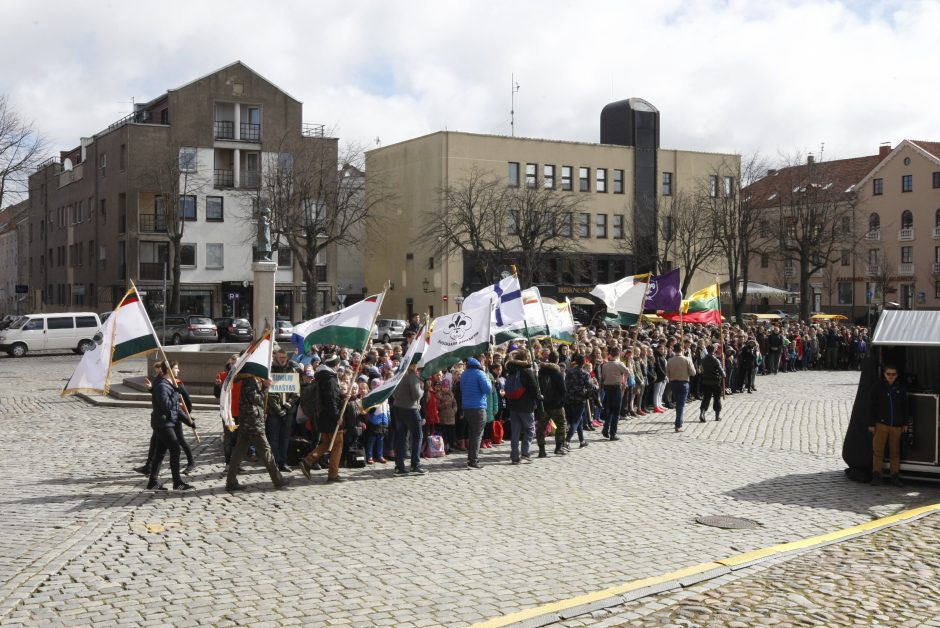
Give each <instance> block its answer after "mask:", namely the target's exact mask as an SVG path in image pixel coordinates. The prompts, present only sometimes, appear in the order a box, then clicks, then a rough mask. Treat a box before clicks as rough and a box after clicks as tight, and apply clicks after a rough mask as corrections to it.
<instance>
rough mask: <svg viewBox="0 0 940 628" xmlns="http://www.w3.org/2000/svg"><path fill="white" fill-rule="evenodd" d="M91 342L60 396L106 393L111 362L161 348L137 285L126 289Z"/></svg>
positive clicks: (108, 388) (108, 386) (109, 380)
mask: <svg viewBox="0 0 940 628" xmlns="http://www.w3.org/2000/svg"><path fill="white" fill-rule="evenodd" d="M94 341H95V346H94V347H92V348H91V349H90V350H88V351H86V352H85V354H84V355H83V356H82V360H81V362H79V363H78V366H77V367H75V372H74V373H72V377H70V378H69V381H68V383H67V384H66V385H65V388H64V389H63V390H62V396H63V397H64V396H66V395H72V394H75V393H80V392H81V393H99V394H104V395H106V394H108V391H109V390H110V389H111V367H112V366H113V365H114V364H116V363H118V362H120V361H122V360H126V359H128V358H133V357H136V356H139V355H145V354H148V353H150V352H152V351H155V350H157V349H159V348H160V342H159V341H158V340H157V334H156V332H154V330H153V324H152V323H151V322H150V317H149V316H147V311H146V310H145V309H144V305H143V303H141V302H140V295H139V294H138V293H137V288H136V287H133V286H132V287H131V289H130V290H128V291H127V294H125V295H124V298H123V299H121V303H120V304H119V305H118V306H117V307H116V308H114V311H113V312H112V313H111V316H109V317H108V320H106V321H105V322H104V323H103V324H102V325H101V328H100V329H99V330H98V333H96V334H95V337H94Z"/></svg>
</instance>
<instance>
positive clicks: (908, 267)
mask: <svg viewBox="0 0 940 628" xmlns="http://www.w3.org/2000/svg"><path fill="white" fill-rule="evenodd" d="M898 274H899V275H903V276H906V277H910V276H911V275H913V274H914V264H913V263H903V262H902V263H900V264H898Z"/></svg>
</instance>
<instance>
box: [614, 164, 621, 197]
mask: <svg viewBox="0 0 940 628" xmlns="http://www.w3.org/2000/svg"><path fill="white" fill-rule="evenodd" d="M614 194H623V170H619V169H617V170H614Z"/></svg>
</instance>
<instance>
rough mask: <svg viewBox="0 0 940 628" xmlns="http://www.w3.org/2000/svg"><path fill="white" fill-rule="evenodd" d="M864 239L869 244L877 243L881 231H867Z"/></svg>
mask: <svg viewBox="0 0 940 628" xmlns="http://www.w3.org/2000/svg"><path fill="white" fill-rule="evenodd" d="M865 239H866V240H868V241H869V242H878V241H880V240H881V229H869V230H868V233H866V234H865Z"/></svg>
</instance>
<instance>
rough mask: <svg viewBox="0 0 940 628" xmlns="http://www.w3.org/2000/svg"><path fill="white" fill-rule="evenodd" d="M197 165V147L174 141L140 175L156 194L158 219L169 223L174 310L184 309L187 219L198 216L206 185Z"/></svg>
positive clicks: (170, 305)
mask: <svg viewBox="0 0 940 628" xmlns="http://www.w3.org/2000/svg"><path fill="white" fill-rule="evenodd" d="M197 166H198V163H197V151H196V149H195V148H193V147H186V146H180V145H179V144H175V143H170V144H167V145H166V146H163V147H161V148H160V149H158V150H157V152H155V153H154V156H153V159H151V160H150V161H149V163H148V165H147V166H146V167H145V168H144V169H142V170H141V172H140V175H139V184H140V186H141V188H142V189H144V190H148V191H151V192H153V193H154V194H155V199H154V214H155V220H156V221H159V220H160V218H161V217H162V218H163V220H164V222H165V224H166V234H167V240H168V241H169V245H170V250H169V260H170V269H171V277H170V279H171V285H170V298H169V302H168V306H167V307H168V308H169V310H170V312H178V311H179V309H180V285H181V282H180V275H181V272H182V258H181V252H182V246H181V242H182V240H183V233H184V232H185V230H186V221H187V220H195V217H196V197H195V195H196V194H197V193H198V192H199V191H200V190H202V188H203V187H204V186H205V185H206V182H205V181H204V180H202V179H201V178H200V177H199V175H198V174H197Z"/></svg>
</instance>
